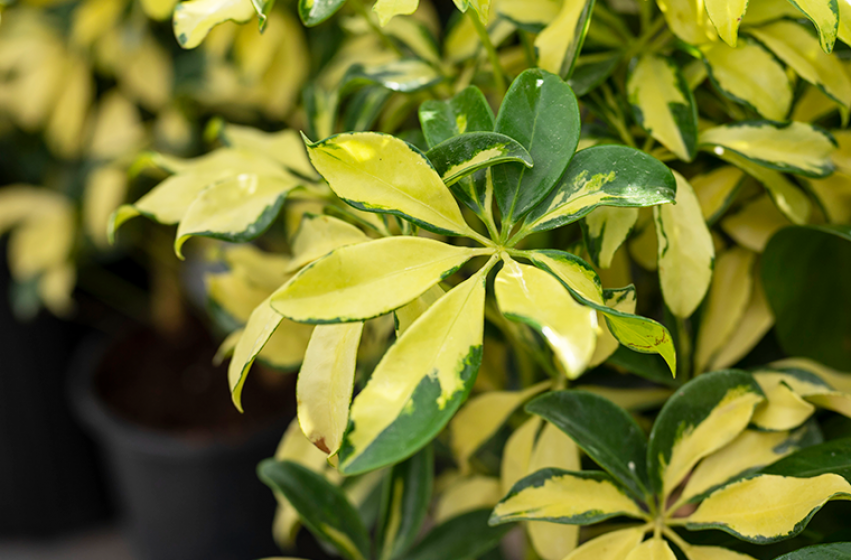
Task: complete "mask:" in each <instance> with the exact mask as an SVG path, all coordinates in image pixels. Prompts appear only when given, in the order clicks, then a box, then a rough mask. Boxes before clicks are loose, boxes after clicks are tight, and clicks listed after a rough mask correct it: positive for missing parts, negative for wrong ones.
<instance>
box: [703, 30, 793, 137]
mask: <svg viewBox="0 0 851 560" xmlns="http://www.w3.org/2000/svg"><path fill="white" fill-rule="evenodd" d="M703 60H704V62H705V63H706V68H707V71H708V73H709V79H710V80H711V81H712V84H713V85H714V86H715V88H716V89H717V90H718V91H720V92H721V93H722V94H723V95H724V96H725V97H727V98H729V99H732V100H733V101H735V102H737V103H741V104H743V105H745V106H747V107H749V108H751V109H753V110H754V111H756V112H758V113H759V114H760V115H762V116H763V117H765V118H766V119H772V120H775V121H782V120H786V116H787V115H788V114H789V108H790V107H791V106H792V84H791V83H790V82H789V77H788V76H787V75H786V69H785V68H783V65H782V64H780V62H778V61H777V59H776V58H774V57H773V56H772V55H771V53H769V52H768V51H767V50H766V49H764V48H763V47H762V46H761V45H759V44H758V43H756V42H755V41H753V40H745V39H743V40H740V41H739V43H738V46H737V47H736V48H735V49H734V48H731V47H729V46H727V45H725V44H724V43H721V42H716V43H714V44H712V45H711V46H709V47H706V48H705V49H704V51H703ZM753 68H759V69H760V71H759V72H753V71H752V69H753Z"/></svg>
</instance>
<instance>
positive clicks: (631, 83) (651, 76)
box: [626, 54, 697, 161]
mask: <svg viewBox="0 0 851 560" xmlns="http://www.w3.org/2000/svg"><path fill="white" fill-rule="evenodd" d="M626 87H627V94H628V96H629V103H630V104H631V105H632V110H633V113H634V114H635V120H636V122H638V124H639V125H641V127H642V128H644V129H645V130H646V131H647V132H648V133H649V134H650V135H651V136H652V137H653V138H655V139H656V140H657V141H659V143H661V144H662V145H663V146H665V147H666V148H668V149H669V150H671V152H673V153H674V155H676V156H677V157H678V158H680V159H682V160H685V161H691V160H692V158H694V156H695V153H696V151H697V105H695V102H694V96H693V95H692V93H691V89H690V88H689V87H688V84H687V83H686V81H685V79H684V78H683V76H682V73H681V72H680V70H679V68H677V66H676V64H674V62H673V61H671V60H669V59H667V58H664V57H661V56H659V55H655V54H645V55H643V56H641V57H639V58H638V59H637V60H636V61H635V62H634V63H633V66H632V70H631V71H630V74H629V78H628V79H627V84H626Z"/></svg>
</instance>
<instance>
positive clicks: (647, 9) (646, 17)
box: [638, 0, 653, 32]
mask: <svg viewBox="0 0 851 560" xmlns="http://www.w3.org/2000/svg"><path fill="white" fill-rule="evenodd" d="M638 4H639V9H640V10H641V31H642V32H643V31H646V30H647V28H649V27H650V18H651V17H653V4H652V3H650V2H649V1H648V0H642V1H639V2H638Z"/></svg>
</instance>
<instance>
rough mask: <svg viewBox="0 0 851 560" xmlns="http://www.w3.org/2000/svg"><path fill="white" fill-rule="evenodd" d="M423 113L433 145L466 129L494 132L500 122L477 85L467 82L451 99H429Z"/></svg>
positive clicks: (428, 140) (429, 139)
mask: <svg viewBox="0 0 851 560" xmlns="http://www.w3.org/2000/svg"><path fill="white" fill-rule="evenodd" d="M419 116H420V125H421V126H422V128H423V134H425V137H426V141H427V142H428V146H429V148H433V147H435V146H436V145H438V144H440V143H441V142H445V141H446V140H449V139H450V138H453V137H455V136H458V135H459V134H464V133H465V132H492V131H493V129H494V126H496V125H495V119H494V116H493V111H492V110H491V108H490V105H488V101H487V99H485V96H484V95H483V94H482V92H481V90H479V88H477V87H476V86H467V87H466V88H465V89H464V90H462V91H461V92H460V93H458V94H456V95H455V97H453V98H452V99H449V100H447V101H438V100H436V99H429V100H428V101H425V102H424V103H423V104H422V105H420V110H419Z"/></svg>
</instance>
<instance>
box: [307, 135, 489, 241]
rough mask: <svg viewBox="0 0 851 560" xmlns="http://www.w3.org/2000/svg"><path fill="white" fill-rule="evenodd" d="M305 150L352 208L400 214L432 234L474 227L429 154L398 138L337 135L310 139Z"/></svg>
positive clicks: (457, 233) (464, 230) (456, 232)
mask: <svg viewBox="0 0 851 560" xmlns="http://www.w3.org/2000/svg"><path fill="white" fill-rule="evenodd" d="M308 154H309V155H310V160H311V162H313V165H314V166H315V167H316V169H317V170H318V171H319V173H320V174H321V175H322V176H323V177H325V179H326V180H327V181H328V183H329V184H330V185H331V188H332V189H333V190H334V192H335V193H336V194H337V195H338V196H339V197H340V198H342V199H344V200H345V201H346V202H348V203H349V204H351V205H352V206H355V207H356V208H359V209H361V210H367V211H370V212H382V213H388V214H394V215H397V216H402V217H404V218H406V219H409V220H411V221H413V222H414V223H416V224H417V225H420V226H422V227H424V228H426V229H429V230H432V231H434V232H436V233H443V234H448V235H466V234H468V233H470V232H471V231H472V230H471V229H470V227H469V226H468V225H467V223H466V222H465V221H464V218H463V217H462V216H461V210H460V209H459V208H458V204H457V203H456V202H455V199H454V198H453V197H452V193H450V192H449V189H448V188H447V187H446V185H444V184H443V181H442V180H441V178H440V175H438V174H437V172H436V171H435V170H434V168H433V167H432V166H431V164H430V163H429V161H428V159H427V158H426V157H425V156H424V155H423V154H422V153H421V152H420V151H419V150H417V149H416V148H415V147H413V146H412V145H410V144H407V143H406V142H403V141H402V140H399V139H397V138H394V137H393V136H390V135H387V134H379V133H375V132H359V133H351V134H340V135H337V136H332V137H331V138H328V139H327V140H323V141H322V142H317V143H308Z"/></svg>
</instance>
